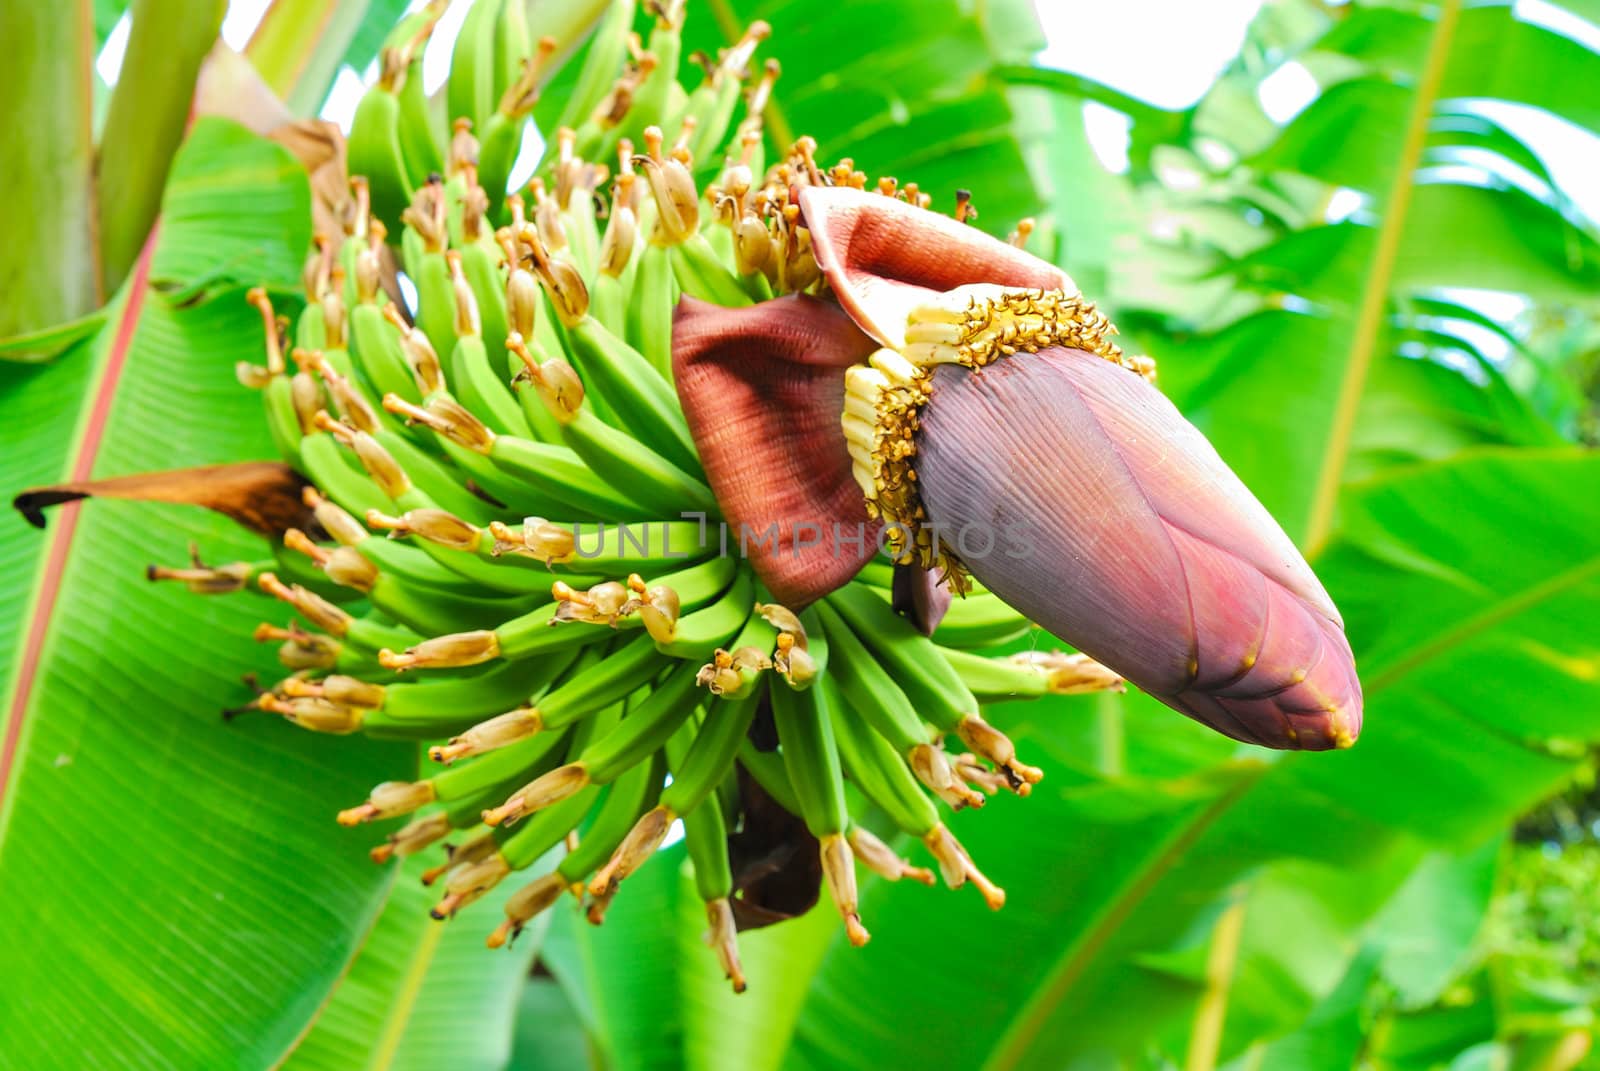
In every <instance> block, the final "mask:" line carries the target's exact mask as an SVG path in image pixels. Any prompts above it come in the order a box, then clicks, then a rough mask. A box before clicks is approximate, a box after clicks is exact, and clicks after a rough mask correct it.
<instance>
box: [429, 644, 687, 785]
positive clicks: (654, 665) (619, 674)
mask: <svg viewBox="0 0 1600 1071" xmlns="http://www.w3.org/2000/svg"><path fill="white" fill-rule="evenodd" d="M600 646H601V645H600V644H591V645H589V646H588V647H585V648H584V649H583V654H582V655H581V656H580V657H579V659H578V661H577V664H576V666H577V669H576V672H573V673H570V674H569V675H568V676H567V677H566V678H565V679H564V680H563V681H562V683H561V684H560V685H559V686H558V687H556V688H554V689H553V690H551V691H550V693H549V694H548V695H545V696H542V697H537V698H536V701H530V702H529V703H528V704H526V705H521V706H518V707H517V709H515V710H511V711H508V712H507V713H505V714H501V715H499V716H498V717H495V718H491V719H489V720H488V721H486V722H482V723H480V724H478V725H474V726H472V727H471V728H469V729H467V730H466V731H465V732H463V733H461V734H460V735H459V736H455V737H452V738H451V740H450V742H449V743H448V744H443V745H439V746H437V747H434V748H431V749H429V752H428V755H429V757H430V758H432V759H433V760H434V761H435V762H454V761H455V760H456V759H459V758H466V757H469V756H472V755H477V754H482V753H483V752H486V751H492V750H494V749H496V748H500V747H505V746H507V745H508V744H510V743H512V742H514V741H517V740H520V739H522V738H524V737H527V736H532V735H533V734H535V733H542V732H548V731H550V730H552V729H561V728H564V727H565V726H567V725H570V724H572V723H573V722H575V721H577V720H579V719H580V718H584V717H587V716H588V715H590V714H592V713H594V712H595V711H596V710H599V709H601V708H602V707H606V706H609V705H610V704H612V703H614V702H617V701H618V700H620V699H624V698H626V697H627V695H628V694H629V692H631V691H632V690H633V689H634V688H636V687H637V683H638V681H639V680H640V679H641V678H647V677H653V676H654V675H655V673H656V672H658V671H659V670H660V669H661V668H662V667H663V666H665V665H666V664H667V663H666V662H665V661H664V660H663V659H661V657H660V656H659V655H658V654H657V653H656V652H655V650H654V649H653V648H652V646H651V644H650V641H649V637H648V636H642V637H638V638H636V639H633V640H629V641H628V642H626V643H624V644H623V645H622V646H621V647H620V648H618V649H616V650H615V651H613V652H611V653H610V654H608V655H601V654H599V648H600ZM527 661H533V662H543V661H546V659H530V660H527ZM512 664H513V665H515V664H516V663H512Z"/></svg>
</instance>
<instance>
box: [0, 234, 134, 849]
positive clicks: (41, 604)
mask: <svg viewBox="0 0 1600 1071" xmlns="http://www.w3.org/2000/svg"><path fill="white" fill-rule="evenodd" d="M159 229H160V221H159V220H158V221H157V223H156V224H155V225H154V226H152V227H151V229H150V234H149V236H148V237H147V238H146V240H145V247H144V250H143V251H142V252H141V253H140V255H139V259H138V261H137V263H136V264H135V266H134V271H133V275H132V277H131V279H130V281H129V285H128V289H127V293H126V296H125V297H124V298H123V304H122V307H121V309H120V310H119V311H118V313H117V318H116V329H115V331H114V333H113V334H112V336H111V338H112V340H111V344H110V346H109V347H107V350H106V353H105V356H104V357H102V358H101V359H100V360H99V361H98V362H97V364H96V367H95V369H94V371H93V373H92V374H91V378H90V386H89V389H88V390H87V391H85V392H84V395H83V398H82V400H81V401H80V403H79V410H78V412H79V417H78V422H77V425H76V430H75V432H74V435H73V438H74V445H73V446H72V448H71V452H70V453H69V454H68V455H67V456H68V461H67V463H66V465H65V466H64V467H65V469H66V471H67V473H68V474H69V475H68V479H69V480H87V479H90V478H91V477H92V475H93V473H94V465H95V461H96V460H97V458H98V456H99V451H100V444H101V442H102V440H103V438H104V434H105V428H106V423H107V421H108V420H109V419H110V416H111V404H112V398H113V396H114V395H115V393H116V388H117V384H118V382H119V381H120V380H121V376H122V372H123V370H124V368H125V367H126V364H127V357H128V351H129V350H130V349H131V348H132V346H133V338H134V335H135V334H137V332H138V329H139V321H140V317H141V315H142V313H143V311H144V302H145V299H146V297H147V295H148V291H149V287H148V285H147V284H148V281H149V277H150V265H151V262H152V260H153V259H154V256H155V247H156V236H157V232H158V230H159ZM77 519H78V507H77V506H75V505H68V506H67V507H66V508H65V509H63V510H62V512H61V516H59V517H58V518H57V519H56V523H55V524H54V525H52V526H51V530H50V532H49V534H48V536H47V539H46V544H45V547H44V548H43V550H42V552H41V560H42V561H43V562H44V563H45V567H44V569H43V570H41V575H40V578H39V582H38V584H37V585H36V586H35V588H34V591H33V595H32V597H31V598H30V599H29V601H28V604H27V611H26V617H25V620H26V621H27V632H26V633H25V634H24V635H23V637H22V642H21V644H20V645H19V653H18V656H17V659H16V661H15V663H13V667H12V673H11V676H10V680H9V682H8V684H7V685H6V687H5V689H4V691H3V692H0V711H4V714H5V717H4V721H3V723H0V845H4V843H5V839H6V832H7V829H8V828H9V826H10V819H11V811H12V808H11V798H12V793H11V791H10V789H11V785H12V783H13V782H14V780H15V779H16V776H17V773H18V770H19V768H20V764H21V762H22V760H23V755H24V751H25V745H26V733H27V728H28V708H29V706H30V700H31V699H32V695H33V687H34V684H35V683H36V678H37V674H38V670H39V667H40V664H41V662H42V661H43V660H44V651H45V647H46V645H47V644H48V643H49V640H50V627H51V624H52V623H53V621H54V612H55V609H56V605H57V600H58V596H59V595H60V591H61V585H62V583H63V580H64V578H65V575H66V571H67V568H68V566H69V565H70V564H71V562H70V558H71V554H72V539H73V535H74V533H75V532H76V530H77Z"/></svg>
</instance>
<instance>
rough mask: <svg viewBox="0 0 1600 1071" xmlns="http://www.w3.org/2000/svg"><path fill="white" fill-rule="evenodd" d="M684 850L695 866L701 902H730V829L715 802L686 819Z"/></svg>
mask: <svg viewBox="0 0 1600 1071" xmlns="http://www.w3.org/2000/svg"><path fill="white" fill-rule="evenodd" d="M683 840H684V847H685V848H686V849H687V850H688V854H689V861H690V862H691V863H693V864H694V885H695V890H696V891H697V892H699V894H700V899H702V900H705V901H707V902H710V901H714V900H726V899H727V898H728V896H729V894H731V893H732V892H733V871H732V870H731V869H730V867H729V865H728V825H727V822H726V821H725V820H724V819H723V817H722V807H721V805H720V804H719V803H718V802H717V801H716V800H715V799H711V800H708V801H707V804H706V806H704V807H696V808H695V809H694V810H693V811H690V812H689V813H688V814H686V815H684V816H683Z"/></svg>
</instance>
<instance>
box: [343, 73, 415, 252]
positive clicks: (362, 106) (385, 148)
mask: <svg viewBox="0 0 1600 1071" xmlns="http://www.w3.org/2000/svg"><path fill="white" fill-rule="evenodd" d="M379 62H380V63H381V65H382V69H381V72H380V74H379V76H378V81H377V82H376V83H375V84H374V85H373V86H372V87H371V88H370V89H368V90H367V91H366V93H364V94H362V97H361V102H360V103H359V104H357V105H356V112H355V115H354V116H353V117H352V118H351V120H350V137H349V139H348V141H347V146H348V153H349V161H350V173H351V174H357V175H364V176H365V177H366V180H367V185H368V188H369V190H370V195H371V198H372V202H371V203H372V212H373V214H374V215H376V216H377V217H378V218H379V219H381V220H383V221H384V223H385V224H387V225H388V226H390V227H398V226H399V221H400V214H401V213H402V212H404V211H405V209H406V206H407V205H408V204H410V203H411V190H412V187H411V179H410V177H409V175H408V174H407V171H406V161H405V153H404V150H402V148H401V146H400V126H401V120H400V98H399V96H398V92H397V87H398V86H399V84H400V81H401V80H402V79H403V78H405V76H406V65H407V63H408V62H409V59H408V58H407V57H404V56H402V55H401V54H400V53H399V52H397V51H395V50H393V49H387V50H385V51H384V52H383V53H382V54H381V55H380V57H379Z"/></svg>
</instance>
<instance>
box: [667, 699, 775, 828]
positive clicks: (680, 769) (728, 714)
mask: <svg viewBox="0 0 1600 1071" xmlns="http://www.w3.org/2000/svg"><path fill="white" fill-rule="evenodd" d="M760 705H761V699H760V695H759V693H756V694H751V695H747V696H745V697H743V698H742V699H723V700H719V701H717V702H714V703H711V704H710V705H709V706H708V707H707V708H706V717H705V721H704V722H703V723H702V724H701V726H700V731H699V733H697V734H696V735H695V738H694V743H693V745H692V746H691V747H690V748H689V752H688V754H687V755H686V756H685V757H684V759H683V761H682V762H681V763H680V764H679V765H678V766H676V767H675V768H674V769H673V771H672V784H670V785H668V786H667V787H666V788H665V789H663V790H662V792H661V806H663V807H665V808H666V809H667V810H668V811H670V812H671V813H672V814H673V815H686V814H689V813H691V812H692V811H694V810H695V808H697V807H699V806H700V803H701V801H702V800H704V799H705V798H706V797H707V796H708V795H709V794H710V793H711V791H712V790H713V789H715V788H716V787H717V785H719V784H721V783H722V780H723V778H724V777H725V776H726V775H727V772H728V770H729V768H730V767H731V766H732V765H733V762H734V759H735V758H736V757H737V756H738V754H739V746H740V744H741V743H742V742H743V741H744V739H745V736H746V735H747V734H748V732H749V730H750V724H751V722H753V721H754V720H755V716H756V710H757V708H758V707H759V706H760Z"/></svg>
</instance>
